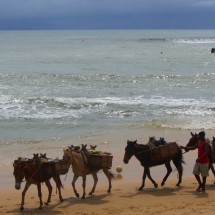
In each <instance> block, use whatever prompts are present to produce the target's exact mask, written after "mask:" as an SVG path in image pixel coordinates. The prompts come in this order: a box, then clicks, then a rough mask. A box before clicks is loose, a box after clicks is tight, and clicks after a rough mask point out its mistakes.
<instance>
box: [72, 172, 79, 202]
mask: <svg viewBox="0 0 215 215" xmlns="http://www.w3.org/2000/svg"><path fill="white" fill-rule="evenodd" d="M78 177H79V176H77V175H74V176H73V180H72V187H73V191H74V193H75V195H76V197H77V198H79V193H78V192H77V190H76V188H75V182H76V181H77V179H78Z"/></svg>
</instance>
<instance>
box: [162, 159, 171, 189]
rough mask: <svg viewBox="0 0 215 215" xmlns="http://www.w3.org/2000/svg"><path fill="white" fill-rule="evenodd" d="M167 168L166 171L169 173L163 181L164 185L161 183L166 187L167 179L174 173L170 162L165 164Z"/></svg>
mask: <svg viewBox="0 0 215 215" xmlns="http://www.w3.org/2000/svg"><path fill="white" fill-rule="evenodd" d="M165 166H166V169H167V173H166V175H165V176H164V178H163V181H162V183H161V186H164V184H165V181H166V180H167V178H168V177H169V175H170V173H171V172H172V167H171V165H170V162H166V163H165Z"/></svg>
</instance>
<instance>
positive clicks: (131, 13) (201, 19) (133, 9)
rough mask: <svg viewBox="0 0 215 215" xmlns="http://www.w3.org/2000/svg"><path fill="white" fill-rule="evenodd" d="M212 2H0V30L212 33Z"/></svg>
mask: <svg viewBox="0 0 215 215" xmlns="http://www.w3.org/2000/svg"><path fill="white" fill-rule="evenodd" d="M214 17H215V0H0V29H146V28H147V29H153V28H157V29H162V28H163V29H198V28H200V29H215V18H214Z"/></svg>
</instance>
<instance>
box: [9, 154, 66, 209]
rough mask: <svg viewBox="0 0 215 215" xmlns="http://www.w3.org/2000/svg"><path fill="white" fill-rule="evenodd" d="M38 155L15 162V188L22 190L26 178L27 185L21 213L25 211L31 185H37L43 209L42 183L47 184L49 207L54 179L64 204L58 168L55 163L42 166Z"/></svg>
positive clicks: (23, 193) (40, 207)
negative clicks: (52, 180)
mask: <svg viewBox="0 0 215 215" xmlns="http://www.w3.org/2000/svg"><path fill="white" fill-rule="evenodd" d="M39 159H40V158H39V156H38V154H34V158H33V159H24V158H18V159H17V160H15V161H14V163H13V167H14V172H13V175H14V177H15V188H16V189H17V190H19V189H20V188H21V183H22V182H23V179H24V178H25V180H26V184H25V188H24V190H23V192H22V201H21V206H20V211H23V210H24V201H25V194H26V192H27V190H28V189H29V187H30V186H31V184H35V185H37V190H38V196H39V200H40V206H39V209H42V205H43V202H42V192H41V183H43V182H45V184H46V186H47V188H48V199H47V202H46V203H45V204H46V205H48V204H49V203H50V201H51V193H52V186H51V183H50V179H51V178H53V179H54V181H55V183H56V186H57V189H58V193H59V199H60V201H61V202H63V198H62V195H61V188H62V187H63V185H62V183H61V180H60V176H59V174H58V173H57V172H56V168H55V166H54V165H53V163H48V162H47V163H46V164H42V163H40V161H39Z"/></svg>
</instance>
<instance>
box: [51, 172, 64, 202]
mask: <svg viewBox="0 0 215 215" xmlns="http://www.w3.org/2000/svg"><path fill="white" fill-rule="evenodd" d="M53 179H54V181H55V183H56V186H57V189H58V193H59V199H60V201H61V202H63V198H62V195H61V187H63V185H62V183H61V180H60V176H59V175H56V176H54V177H53Z"/></svg>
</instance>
